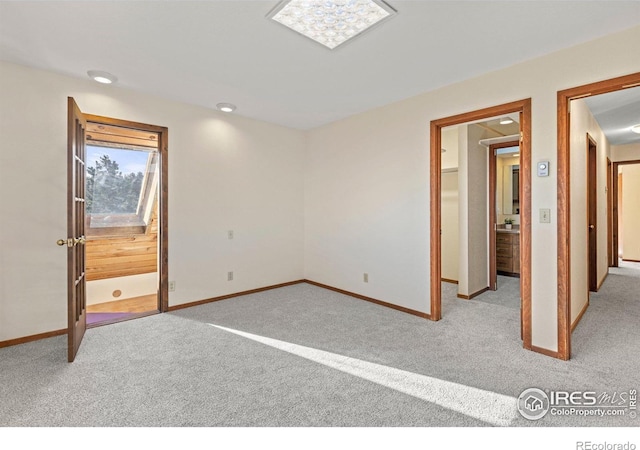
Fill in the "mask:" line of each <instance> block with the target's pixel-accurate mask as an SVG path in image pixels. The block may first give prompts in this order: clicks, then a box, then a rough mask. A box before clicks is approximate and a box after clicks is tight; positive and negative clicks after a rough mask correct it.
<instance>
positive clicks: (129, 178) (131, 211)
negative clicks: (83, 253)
mask: <svg viewBox="0 0 640 450" xmlns="http://www.w3.org/2000/svg"><path fill="white" fill-rule="evenodd" d="M91 125H96V126H97V125H98V124H91ZM99 126H101V127H102V129H101V130H100V132H98V133H89V134H88V135H87V142H86V151H87V155H86V164H87V166H86V171H87V174H86V175H87V176H86V218H87V219H86V220H87V227H86V229H87V235H88V236H122V235H130V234H144V233H146V231H147V226H148V225H149V224H150V222H151V219H152V217H153V214H154V212H155V211H154V209H155V208H154V206H155V200H156V191H157V189H158V152H157V148H156V149H154V148H152V147H151V146H150V145H149V146H140V145H138V143H137V142H135V143H128V142H125V141H130V140H131V138H130V137H126V138H123V136H118V135H114V134H105V133H104V132H103V131H104V130H105V127H108V128H109V129H110V131H112V132H113V131H117V132H119V133H121V134H122V130H126V131H127V132H128V134H130V133H131V132H135V131H136V130H128V129H120V130H118V128H119V127H112V126H106V125H99ZM88 128H89V126H88ZM145 137H146V138H147V139H149V140H151V141H153V142H152V144H153V145H155V146H156V147H157V143H156V142H157V140H156V141H154V140H153V139H150V138H152V137H155V138H156V139H157V136H150V135H149V134H148V133H146V134H145Z"/></svg>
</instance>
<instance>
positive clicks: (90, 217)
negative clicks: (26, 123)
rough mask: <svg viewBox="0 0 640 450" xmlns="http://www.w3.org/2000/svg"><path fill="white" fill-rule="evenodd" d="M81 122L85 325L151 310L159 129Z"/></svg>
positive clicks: (155, 279)
mask: <svg viewBox="0 0 640 450" xmlns="http://www.w3.org/2000/svg"><path fill="white" fill-rule="evenodd" d="M113 123H114V121H111V122H110V123H105V122H103V121H97V119H96V121H92V120H88V121H87V126H86V135H85V147H86V166H85V170H86V176H85V180H86V217H85V230H86V246H85V247H86V258H85V263H86V283H87V285H86V296H87V327H89V328H90V327H93V326H99V325H106V324H109V323H114V322H120V321H123V320H128V319H133V318H137V317H142V316H146V315H150V314H156V313H158V312H159V311H160V309H161V306H160V302H159V296H158V292H159V270H158V265H159V262H158V261H159V260H158V249H159V242H160V239H159V226H158V222H159V220H158V205H159V201H160V198H159V186H160V184H159V179H160V157H159V151H158V146H159V135H158V132H154V131H148V130H142V129H138V128H130V127H124V126H121V125H114V124H113Z"/></svg>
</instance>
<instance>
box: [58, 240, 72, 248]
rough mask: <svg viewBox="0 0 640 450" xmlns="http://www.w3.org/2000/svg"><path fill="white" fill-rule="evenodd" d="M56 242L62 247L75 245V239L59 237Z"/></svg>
mask: <svg viewBox="0 0 640 450" xmlns="http://www.w3.org/2000/svg"><path fill="white" fill-rule="evenodd" d="M56 244H58V245H59V246H60V247H62V246H63V245H66V246H67V247H73V239H58V240H57V241H56Z"/></svg>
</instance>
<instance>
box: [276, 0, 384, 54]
mask: <svg viewBox="0 0 640 450" xmlns="http://www.w3.org/2000/svg"><path fill="white" fill-rule="evenodd" d="M395 13H396V11H395V10H394V9H393V8H391V7H390V6H389V5H387V4H386V3H385V2H383V1H382V0H284V1H281V2H280V3H278V5H277V6H276V7H275V8H274V9H273V10H272V11H271V12H270V13H269V14H268V15H267V17H268V18H270V19H273V20H275V21H276V22H279V23H281V24H282V25H284V26H286V27H288V28H290V29H292V30H293V31H296V32H297V33H300V34H302V35H303V36H306V37H308V38H310V39H313V40H314V41H316V42H318V43H320V44H322V45H324V46H325V47H327V48H329V49H332V50H333V49H334V48H336V47H337V46H339V45H341V44H343V43H345V42H347V41H348V40H349V39H351V38H354V37H355V36H358V35H359V34H361V33H362V32H364V31H365V30H368V29H370V28H371V27H372V26H374V25H376V24H378V23H380V22H381V21H383V20H385V19H388V18H389V17H391V16H393V15H394V14H395Z"/></svg>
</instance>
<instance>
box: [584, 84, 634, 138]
mask: <svg viewBox="0 0 640 450" xmlns="http://www.w3.org/2000/svg"><path fill="white" fill-rule="evenodd" d="M585 102H586V103H587V106H588V107H589V109H590V110H591V113H592V114H593V116H594V117H595V119H596V121H597V122H598V125H600V128H602V131H603V132H604V134H605V135H606V136H607V140H608V141H609V143H610V144H611V145H625V144H635V143H639V142H640V134H638V133H634V132H632V131H631V127H632V126H634V125H639V124H640V87H635V88H630V89H624V90H622V91H616V92H610V93H608V94H601V95H594V96H593V97H587V98H585Z"/></svg>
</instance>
